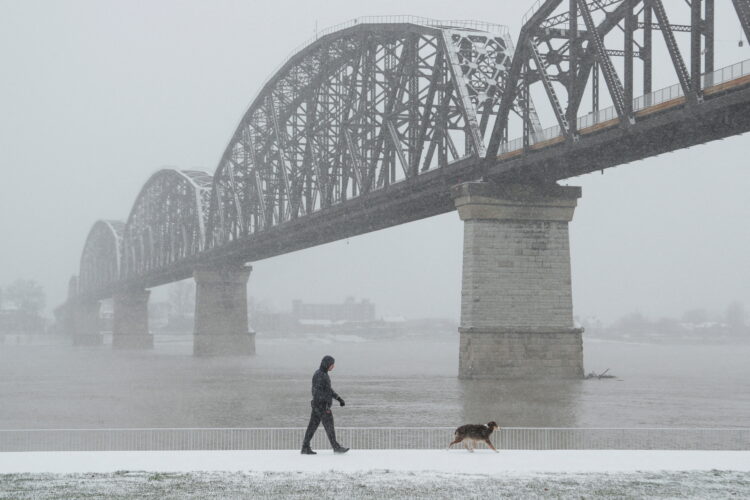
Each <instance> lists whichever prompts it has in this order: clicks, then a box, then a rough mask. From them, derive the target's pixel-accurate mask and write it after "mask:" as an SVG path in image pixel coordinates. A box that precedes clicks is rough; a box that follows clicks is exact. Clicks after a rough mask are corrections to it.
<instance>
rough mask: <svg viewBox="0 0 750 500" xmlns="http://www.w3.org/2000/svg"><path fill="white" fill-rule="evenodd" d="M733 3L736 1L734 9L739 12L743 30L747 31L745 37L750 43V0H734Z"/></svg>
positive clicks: (738, 15)
mask: <svg viewBox="0 0 750 500" xmlns="http://www.w3.org/2000/svg"><path fill="white" fill-rule="evenodd" d="M732 3H734V10H735V11H736V12H737V17H738V18H739V20H740V25H742V30H743V31H744V32H745V38H746V39H747V42H748V43H750V0H732Z"/></svg>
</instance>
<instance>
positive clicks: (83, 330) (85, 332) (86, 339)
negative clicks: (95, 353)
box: [66, 300, 104, 346]
mask: <svg viewBox="0 0 750 500" xmlns="http://www.w3.org/2000/svg"><path fill="white" fill-rule="evenodd" d="M70 307H71V309H70V310H69V311H68V312H67V313H66V314H69V315H71V322H70V329H71V331H70V333H71V338H72V339H73V345H75V346H95V345H102V343H103V338H104V337H103V335H102V334H101V332H100V331H99V301H98V300H93V301H85V300H76V301H75V302H74V303H73V304H72V305H71V306H70Z"/></svg>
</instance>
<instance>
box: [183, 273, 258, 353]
mask: <svg viewBox="0 0 750 500" xmlns="http://www.w3.org/2000/svg"><path fill="white" fill-rule="evenodd" d="M251 271H252V267H250V266H239V265H236V266H224V267H222V266H217V267H210V268H201V269H196V270H195V272H194V273H193V276H194V277H195V284H196V290H195V330H194V336H193V355H195V356H231V355H239V356H247V355H251V354H255V333H253V332H250V331H249V328H248V322H247V280H248V278H249V277H250V272H251Z"/></svg>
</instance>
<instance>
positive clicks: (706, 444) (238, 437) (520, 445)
mask: <svg viewBox="0 0 750 500" xmlns="http://www.w3.org/2000/svg"><path fill="white" fill-rule="evenodd" d="M453 430H454V428H452V427H414V428H412V427H344V428H338V429H336V434H337V437H338V440H339V441H340V442H341V443H343V444H345V445H346V446H351V447H352V448H355V449H442V448H446V447H447V446H448V443H450V442H451V441H452V439H453ZM304 432H305V429H304V428H302V427H297V428H241V429H164V428H159V429H31V430H0V452H21V451H127V450H142V451H147V450H154V451H158V450H296V449H299V448H300V446H301V443H302V439H303V436H304ZM492 442H493V443H494V444H495V446H496V447H497V448H498V449H509V450H519V449H521V450H576V449H578V450H581V449H618V450H655V449H659V450H750V428H736V429H706V428H622V429H614V428H535V427H510V428H502V429H499V430H497V431H496V432H495V433H494V434H493V436H492ZM312 446H313V448H320V449H324V448H328V447H329V446H328V442H327V440H326V437H325V433H324V432H323V430H322V429H321V430H320V431H319V432H318V433H317V434H316V436H315V437H314V439H313V442H312ZM479 446H480V447H482V446H484V444H481V445H479Z"/></svg>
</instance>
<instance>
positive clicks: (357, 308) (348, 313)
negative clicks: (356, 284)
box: [292, 297, 375, 323]
mask: <svg viewBox="0 0 750 500" xmlns="http://www.w3.org/2000/svg"><path fill="white" fill-rule="evenodd" d="M292 317H293V318H294V319H295V320H296V321H298V322H305V321H310V320H314V321H324V322H331V323H339V322H365V321H374V320H375V304H373V303H371V302H370V301H369V300H367V299H363V300H361V301H359V302H355V301H354V298H353V297H347V298H346V300H345V301H344V303H343V304H305V303H304V302H302V301H301V300H295V301H293V302H292Z"/></svg>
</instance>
